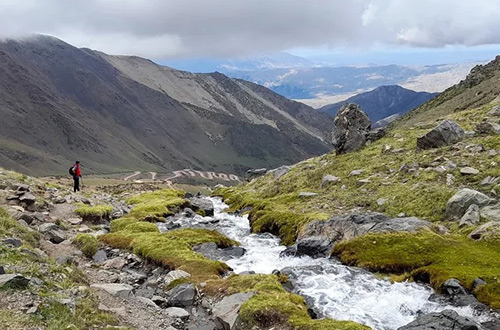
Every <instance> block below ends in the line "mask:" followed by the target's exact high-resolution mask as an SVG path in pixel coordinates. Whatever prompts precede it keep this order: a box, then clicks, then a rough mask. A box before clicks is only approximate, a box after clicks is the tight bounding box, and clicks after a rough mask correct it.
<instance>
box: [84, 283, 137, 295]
mask: <svg viewBox="0 0 500 330" xmlns="http://www.w3.org/2000/svg"><path fill="white" fill-rule="evenodd" d="M90 287H91V288H95V289H100V290H103V291H106V292H107V293H109V294H110V295H112V296H115V297H121V298H129V297H131V296H132V289H133V288H132V286H131V285H128V284H121V283H101V284H92V285H91V286H90Z"/></svg>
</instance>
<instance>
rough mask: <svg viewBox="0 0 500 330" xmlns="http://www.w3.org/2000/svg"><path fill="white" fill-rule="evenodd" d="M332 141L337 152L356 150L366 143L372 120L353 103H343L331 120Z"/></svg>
mask: <svg viewBox="0 0 500 330" xmlns="http://www.w3.org/2000/svg"><path fill="white" fill-rule="evenodd" d="M333 125H334V130H333V134H332V143H333V146H334V148H335V151H336V152H337V153H338V154H342V153H346V152H350V151H354V150H358V149H360V148H361V147H363V146H364V145H365V143H366V139H367V134H368V132H370V129H371V126H372V122H371V121H370V119H369V118H368V116H367V115H366V113H365V112H364V111H363V110H361V107H360V106H359V105H357V104H354V103H347V104H346V105H344V106H343V107H342V108H341V109H340V111H339V112H338V114H337V116H335V119H334V121H333Z"/></svg>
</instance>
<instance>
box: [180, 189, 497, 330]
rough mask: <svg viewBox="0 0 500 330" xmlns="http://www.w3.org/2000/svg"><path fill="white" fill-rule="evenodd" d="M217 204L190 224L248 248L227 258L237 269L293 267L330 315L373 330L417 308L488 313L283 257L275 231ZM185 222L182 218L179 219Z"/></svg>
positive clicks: (387, 329)
mask: <svg viewBox="0 0 500 330" xmlns="http://www.w3.org/2000/svg"><path fill="white" fill-rule="evenodd" d="M210 200H211V201H212V202H213V204H214V207H215V214H214V216H213V217H199V216H197V217H195V219H190V220H189V221H190V223H191V224H195V225H196V224H199V225H201V226H203V224H208V223H216V225H214V228H215V229H217V230H218V231H220V232H221V233H223V234H225V235H226V236H228V237H229V238H231V239H234V240H237V241H239V242H240V243H241V246H242V247H243V248H245V249H246V253H245V254H244V255H243V256H242V257H238V258H234V259H230V260H224V261H225V262H226V263H227V264H228V265H229V266H230V267H231V268H233V270H234V272H235V273H241V272H246V271H254V272H256V273H262V274H270V273H271V272H273V270H283V269H285V270H284V271H285V272H286V270H287V269H288V270H290V269H292V270H293V271H292V274H293V276H291V280H292V283H293V284H294V288H295V290H296V292H297V293H298V294H300V295H302V296H304V297H306V299H308V301H309V302H312V304H313V305H314V310H315V311H316V312H317V313H318V314H320V315H322V316H326V317H330V318H333V319H338V320H352V321H356V322H359V323H362V324H366V325H368V326H370V327H372V328H373V329H374V330H395V329H397V328H399V327H401V326H403V325H406V324H408V323H410V322H412V321H413V320H414V319H415V318H416V317H417V315H418V314H419V313H431V312H437V311H441V310H444V309H454V310H455V311H457V312H458V313H459V314H461V315H463V316H467V317H472V318H474V319H475V320H476V321H481V322H482V321H486V320H487V319H488V317H486V316H477V315H474V312H473V310H472V309H471V308H470V307H462V308H456V307H450V306H443V305H440V304H438V303H434V302H430V301H429V300H428V299H429V297H430V295H431V294H432V293H433V291H432V289H431V288H429V287H427V286H424V285H418V284H415V283H408V282H404V283H391V282H390V281H387V280H384V279H380V278H377V277H375V276H374V275H373V274H372V273H370V272H367V271H364V270H362V269H359V268H355V267H347V266H345V265H342V264H341V263H339V262H338V261H335V260H332V259H327V258H319V259H313V258H310V257H300V258H299V257H292V256H284V257H280V253H281V252H282V251H283V250H285V246H282V245H280V244H279V239H278V238H277V237H275V236H273V235H271V234H251V233H250V226H249V222H248V218H247V217H246V216H237V215H231V214H227V213H223V210H224V209H226V208H227V205H226V204H224V203H223V202H222V201H221V200H220V199H217V198H210ZM181 221H182V219H181Z"/></svg>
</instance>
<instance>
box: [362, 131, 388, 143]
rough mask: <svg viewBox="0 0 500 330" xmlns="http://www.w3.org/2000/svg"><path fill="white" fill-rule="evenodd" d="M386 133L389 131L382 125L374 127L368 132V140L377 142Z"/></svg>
mask: <svg viewBox="0 0 500 330" xmlns="http://www.w3.org/2000/svg"><path fill="white" fill-rule="evenodd" d="M386 134H387V132H386V131H385V129H384V128H382V127H380V128H377V129H374V130H372V131H369V132H368V133H366V141H370V142H375V141H377V140H380V139H381V138H383V137H384V136H385V135H386Z"/></svg>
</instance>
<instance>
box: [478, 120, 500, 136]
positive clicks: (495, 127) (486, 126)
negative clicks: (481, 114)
mask: <svg viewBox="0 0 500 330" xmlns="http://www.w3.org/2000/svg"><path fill="white" fill-rule="evenodd" d="M476 131H477V132H478V133H479V134H488V135H499V134H500V125H499V124H497V123H493V122H489V121H483V122H481V123H479V124H478V125H477V126H476Z"/></svg>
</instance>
